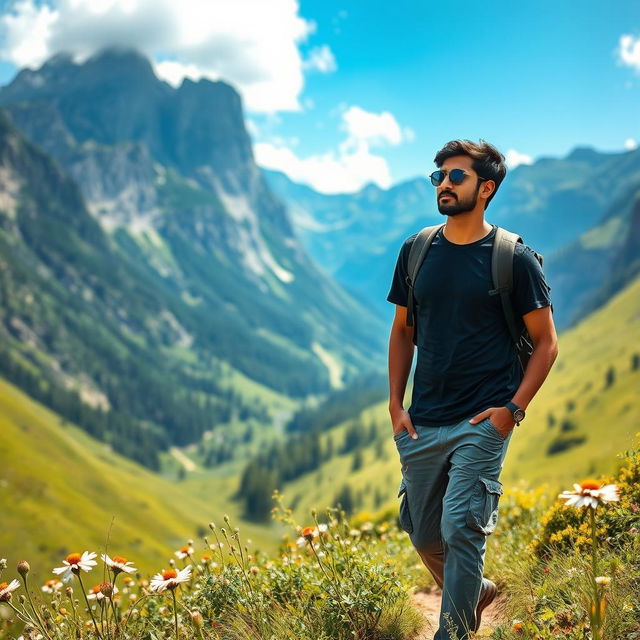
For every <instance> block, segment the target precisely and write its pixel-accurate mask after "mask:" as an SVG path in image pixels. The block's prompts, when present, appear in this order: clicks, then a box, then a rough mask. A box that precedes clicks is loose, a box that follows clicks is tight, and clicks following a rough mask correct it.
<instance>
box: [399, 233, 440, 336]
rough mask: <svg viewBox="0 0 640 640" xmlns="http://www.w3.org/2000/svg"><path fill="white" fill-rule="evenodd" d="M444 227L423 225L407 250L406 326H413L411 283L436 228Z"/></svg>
mask: <svg viewBox="0 0 640 640" xmlns="http://www.w3.org/2000/svg"><path fill="white" fill-rule="evenodd" d="M442 227H444V224H436V225H433V226H430V227H424V228H423V229H421V230H420V232H419V233H418V235H417V236H416V239H415V240H414V241H413V244H412V245H411V249H410V250H409V260H408V263H407V284H408V285H409V296H408V299H407V326H409V327H413V324H414V323H413V306H414V305H413V285H414V283H415V281H416V277H417V276H418V271H419V270H420V267H421V266H422V263H423V262H424V258H425V256H426V255H427V251H429V247H430V246H431V243H432V242H433V239H434V238H435V236H436V233H438V230H439V229H441V228H442Z"/></svg>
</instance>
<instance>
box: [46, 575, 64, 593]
mask: <svg viewBox="0 0 640 640" xmlns="http://www.w3.org/2000/svg"><path fill="white" fill-rule="evenodd" d="M61 588H62V582H61V581H60V580H58V578H51V580H47V581H46V582H45V583H44V584H43V585H42V590H43V591H44V592H45V593H55V592H56V591H58V589H61Z"/></svg>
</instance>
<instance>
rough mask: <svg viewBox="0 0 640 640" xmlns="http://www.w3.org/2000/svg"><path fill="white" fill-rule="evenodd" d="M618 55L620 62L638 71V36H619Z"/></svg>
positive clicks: (639, 67) (639, 66)
mask: <svg viewBox="0 0 640 640" xmlns="http://www.w3.org/2000/svg"><path fill="white" fill-rule="evenodd" d="M618 55H619V59H620V62H622V64H625V65H627V66H628V67H634V68H635V70H636V71H640V37H639V38H634V37H633V36H632V35H629V34H625V35H622V36H620V40H619V48H618Z"/></svg>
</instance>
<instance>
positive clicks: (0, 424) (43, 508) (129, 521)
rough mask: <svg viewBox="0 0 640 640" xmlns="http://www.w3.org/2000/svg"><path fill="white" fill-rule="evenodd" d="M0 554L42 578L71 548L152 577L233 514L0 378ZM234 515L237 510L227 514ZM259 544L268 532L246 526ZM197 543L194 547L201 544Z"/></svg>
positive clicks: (246, 531) (218, 499)
mask: <svg viewBox="0 0 640 640" xmlns="http://www.w3.org/2000/svg"><path fill="white" fill-rule="evenodd" d="M0 433H2V438H1V439H0V512H1V513H2V523H3V524H2V527H0V557H4V558H7V559H8V560H9V562H10V566H11V565H14V566H15V564H14V563H15V562H17V561H18V560H20V559H23V558H24V559H28V560H29V561H30V562H31V564H32V567H33V568H34V570H35V571H36V572H37V574H38V578H42V579H44V578H48V577H50V575H49V574H50V570H51V568H52V567H53V566H60V564H61V560H62V559H63V558H64V556H65V554H66V553H69V552H70V551H78V550H79V551H82V550H86V549H88V550H94V551H100V550H102V549H104V544H105V540H106V538H107V533H108V531H109V528H110V525H111V522H112V518H114V520H113V526H112V528H111V536H110V539H111V542H110V546H109V549H110V550H111V551H112V553H115V554H121V555H125V556H127V557H129V558H131V559H135V561H136V563H137V565H136V566H138V567H139V568H141V569H142V570H143V571H145V572H151V571H156V570H158V569H160V568H162V566H165V565H166V564H167V559H168V558H169V557H170V556H171V555H173V551H174V550H175V549H177V548H178V547H179V546H181V545H182V544H184V542H185V540H186V539H187V538H190V537H191V538H194V539H195V538H197V535H196V534H197V532H198V530H199V529H200V531H201V532H204V531H206V532H208V529H207V523H208V522H209V521H211V520H214V521H216V522H217V523H219V524H224V523H223V522H222V515H223V513H225V511H227V505H226V504H225V503H224V500H223V498H222V497H221V496H220V494H217V493H215V492H211V491H208V492H206V493H205V494H203V495H202V496H201V497H195V496H192V495H190V493H189V492H188V491H185V489H184V487H183V486H182V485H180V484H174V483H171V482H170V481H168V480H167V479H165V478H163V477H160V476H158V475H155V474H153V473H151V472H149V471H147V470H146V469H144V468H142V467H140V466H139V465H137V464H135V463H133V462H131V461H129V460H127V459H125V458H122V457H121V456H118V455H116V454H114V453H112V452H110V451H109V450H108V449H107V447H105V445H104V444H102V443H99V442H96V441H95V440H93V439H91V438H90V437H89V436H87V435H86V434H85V433H84V432H82V431H81V430H79V429H78V428H76V427H74V426H72V425H68V424H67V425H66V426H61V422H60V419H59V417H58V416H57V415H56V414H54V413H52V412H51V411H49V410H48V409H46V408H44V407H42V406H41V405H39V404H38V403H36V402H34V401H32V400H31V399H30V398H29V397H27V396H26V395H24V394H23V393H22V392H21V391H19V390H18V389H17V388H16V387H14V386H12V385H10V384H8V383H7V382H6V381H4V380H2V379H0ZM229 513H230V515H231V514H232V511H231V510H229ZM243 530H244V534H245V536H246V535H250V536H251V538H252V540H253V541H254V544H255V545H258V546H260V547H265V546H268V544H269V542H268V540H267V539H266V537H265V535H264V533H263V532H261V531H259V530H257V529H256V528H254V527H250V526H246V527H243ZM196 542H197V548H199V549H201V548H202V544H203V543H200V541H196Z"/></svg>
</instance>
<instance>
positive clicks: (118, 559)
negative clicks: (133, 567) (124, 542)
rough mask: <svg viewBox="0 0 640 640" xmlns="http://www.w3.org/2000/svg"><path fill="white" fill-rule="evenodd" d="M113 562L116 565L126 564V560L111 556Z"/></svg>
mask: <svg viewBox="0 0 640 640" xmlns="http://www.w3.org/2000/svg"><path fill="white" fill-rule="evenodd" d="M113 561H114V562H117V563H118V564H126V563H127V559H126V558H123V557H122V556H113Z"/></svg>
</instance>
